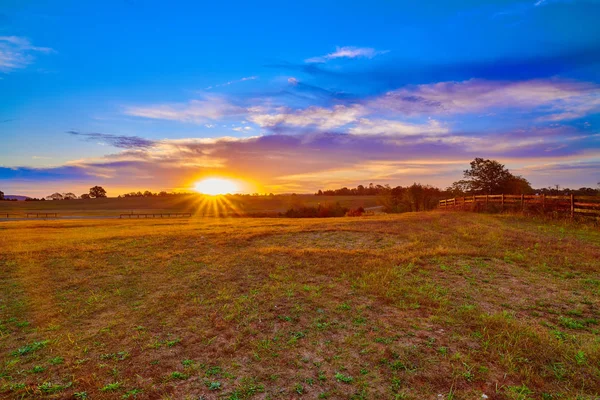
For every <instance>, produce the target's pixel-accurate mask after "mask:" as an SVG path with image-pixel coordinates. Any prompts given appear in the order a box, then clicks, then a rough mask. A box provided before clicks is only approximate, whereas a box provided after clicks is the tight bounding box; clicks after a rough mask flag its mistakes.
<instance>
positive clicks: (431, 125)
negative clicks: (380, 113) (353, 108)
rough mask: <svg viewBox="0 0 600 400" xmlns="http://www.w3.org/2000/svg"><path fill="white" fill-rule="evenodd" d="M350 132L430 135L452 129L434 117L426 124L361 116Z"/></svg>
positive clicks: (356, 133) (382, 134)
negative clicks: (371, 118)
mask: <svg viewBox="0 0 600 400" xmlns="http://www.w3.org/2000/svg"><path fill="white" fill-rule="evenodd" d="M348 132H349V133H351V134H354V135H380V136H415V135H420V136H428V135H438V134H444V133H448V132H450V129H449V128H448V127H447V126H445V125H444V124H442V123H440V122H439V121H436V120H433V119H432V120H429V121H428V122H427V123H425V124H414V123H408V122H403V121H393V120H381V119H377V120H370V119H367V118H361V119H360V120H359V122H358V124H357V125H356V126H354V127H352V128H350V129H349V130H348Z"/></svg>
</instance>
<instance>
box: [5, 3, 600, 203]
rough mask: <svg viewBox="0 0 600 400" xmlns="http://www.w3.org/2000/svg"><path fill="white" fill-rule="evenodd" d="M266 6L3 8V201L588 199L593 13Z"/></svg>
mask: <svg viewBox="0 0 600 400" xmlns="http://www.w3.org/2000/svg"><path fill="white" fill-rule="evenodd" d="M261 5H262V7H256V5H248V4H245V3H243V2H234V3H230V4H227V5H219V4H212V5H198V4H186V3H185V2H183V3H179V7H173V8H165V7H163V6H162V5H161V3H158V2H154V1H153V2H147V3H145V4H144V7H142V6H141V5H140V4H138V3H137V2H135V1H110V2H105V3H103V4H102V5H100V6H98V5H92V4H80V3H78V2H75V1H67V2H63V3H61V6H60V7H58V6H56V5H55V4H51V3H47V2H44V1H31V2H27V4H23V3H22V2H18V1H8V2H5V3H4V4H3V5H2V6H0V92H2V93H4V94H5V95H4V96H2V98H0V132H1V136H0V137H1V139H0V140H1V141H0V144H1V145H0V190H2V191H3V192H4V193H6V194H7V195H13V196H15V195H23V196H29V197H45V196H47V195H49V194H51V193H54V192H60V193H63V191H64V192H73V193H76V194H78V195H79V194H80V193H84V192H86V191H87V190H88V188H89V187H91V186H95V185H99V186H103V187H105V188H106V189H107V190H108V191H109V194H110V195H111V197H116V196H117V195H122V194H124V193H128V192H131V191H138V190H150V191H153V192H159V191H162V190H164V191H168V192H171V191H192V190H194V188H195V187H197V184H198V182H199V181H202V180H206V179H223V180H235V181H236V182H237V187H238V188H239V191H241V192H244V193H255V192H257V193H274V194H284V193H299V194H308V193H315V192H316V191H318V190H319V189H321V190H328V189H336V188H340V187H344V186H347V187H356V186H357V185H359V184H363V185H364V184H365V182H367V183H370V182H372V183H374V184H382V185H383V184H390V185H391V186H407V185H410V184H412V183H414V182H420V183H422V184H429V185H432V186H435V187H439V188H442V189H444V188H446V187H447V186H450V185H451V184H452V182H454V181H457V180H459V179H461V177H462V173H463V171H464V170H465V169H467V168H468V165H469V162H470V161H471V160H472V159H474V158H475V157H483V158H489V159H493V160H497V161H499V162H500V163H502V164H504V165H506V167H507V168H508V169H509V170H510V171H511V172H513V173H514V174H516V175H521V176H523V177H524V178H526V179H527V180H529V182H530V183H531V185H532V186H533V187H534V188H545V187H549V186H555V185H559V186H561V187H569V188H572V189H576V188H580V187H592V188H596V187H597V183H598V182H599V181H600V130H599V129H598V125H599V123H600V68H599V67H600V42H599V41H598V38H599V37H600V26H599V25H598V24H597V21H596V20H597V18H596V16H598V15H600V1H596V0H538V1H507V0H506V1H492V2H486V3H485V4H480V3H479V2H476V1H454V2H451V3H445V4H442V5H440V4H436V5H435V6H432V5H431V4H428V3H420V4H414V3H413V2H407V1H402V2H399V3H397V4H389V3H387V2H371V3H369V4H368V5H364V4H356V3H349V4H346V5H344V6H343V7H341V6H339V5H336V4H334V3H323V2H319V3H314V4H313V3H310V2H309V3H308V4H306V5H305V6H304V7H295V6H294V5H289V4H280V3H277V2H264V3H263V2H261ZM266 6H268V8H266V9H267V10H268V12H265V11H264V10H265V7H266ZM313 6H314V7H313Z"/></svg>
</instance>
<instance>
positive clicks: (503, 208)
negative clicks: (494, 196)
mask: <svg viewBox="0 0 600 400" xmlns="http://www.w3.org/2000/svg"><path fill="white" fill-rule="evenodd" d="M502 211H504V193H502Z"/></svg>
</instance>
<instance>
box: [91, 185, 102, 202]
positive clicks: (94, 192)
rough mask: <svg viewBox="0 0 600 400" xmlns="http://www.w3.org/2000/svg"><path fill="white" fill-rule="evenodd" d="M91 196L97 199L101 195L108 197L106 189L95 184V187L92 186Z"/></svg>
mask: <svg viewBox="0 0 600 400" xmlns="http://www.w3.org/2000/svg"><path fill="white" fill-rule="evenodd" d="M90 197H93V198H95V199H96V198H99V197H106V190H104V188H103V187H102V186H94V187H93V188H90Z"/></svg>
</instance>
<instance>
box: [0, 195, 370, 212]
mask: <svg viewBox="0 0 600 400" xmlns="http://www.w3.org/2000/svg"><path fill="white" fill-rule="evenodd" d="M221 199H222V200H218V202H219V204H218V207H216V208H215V207H214V205H215V204H214V203H215V201H214V200H215V199H214V198H208V199H207V200H206V201H205V199H203V196H201V195H199V194H190V195H179V196H166V197H158V196H155V197H127V198H121V199H117V198H100V199H89V200H81V199H78V200H59V201H0V217H2V214H7V213H10V214H24V213H27V212H42V213H46V212H52V213H58V214H59V216H75V215H78V216H118V215H119V214H121V213H130V212H132V213H162V212H164V213H168V212H191V213H193V214H194V215H200V216H214V215H216V214H219V215H231V214H242V215H244V214H245V215H253V214H270V215H273V214H277V213H280V212H285V211H286V210H287V209H288V208H290V207H292V206H294V205H305V206H316V205H318V204H323V205H325V204H335V203H336V202H339V203H340V204H341V205H342V206H344V207H348V208H356V207H361V206H362V207H373V206H377V205H378V201H377V196H313V195H297V196H292V195H278V196H273V197H269V196H256V197H255V196H226V197H224V198H221ZM223 199H224V200H223Z"/></svg>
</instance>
